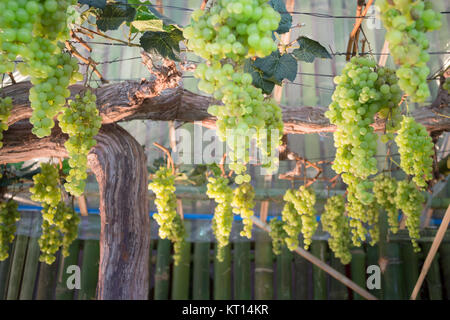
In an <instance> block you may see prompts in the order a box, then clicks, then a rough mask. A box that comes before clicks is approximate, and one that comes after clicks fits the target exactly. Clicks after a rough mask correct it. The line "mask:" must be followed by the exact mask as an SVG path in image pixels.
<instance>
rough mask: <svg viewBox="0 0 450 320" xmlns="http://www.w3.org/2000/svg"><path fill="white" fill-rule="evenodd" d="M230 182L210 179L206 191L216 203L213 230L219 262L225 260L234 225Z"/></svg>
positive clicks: (222, 178) (223, 179)
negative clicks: (225, 249) (225, 250)
mask: <svg viewBox="0 0 450 320" xmlns="http://www.w3.org/2000/svg"><path fill="white" fill-rule="evenodd" d="M229 182H230V181H229V180H228V179H227V178H225V177H220V176H219V177H209V178H208V184H207V191H206V195H207V196H208V197H209V198H210V199H214V201H215V203H216V207H215V208H214V217H213V220H212V229H213V232H214V236H215V237H216V240H217V245H218V250H217V259H218V260H219V261H223V259H224V248H225V247H226V246H227V245H228V243H229V241H230V233H231V228H232V225H233V207H232V202H233V189H231V187H230V186H229Z"/></svg>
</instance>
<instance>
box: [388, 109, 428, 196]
mask: <svg viewBox="0 0 450 320" xmlns="http://www.w3.org/2000/svg"><path fill="white" fill-rule="evenodd" d="M395 142H396V144H397V146H398V153H399V154H400V167H401V168H402V170H403V171H404V172H405V173H406V174H409V175H412V176H413V181H414V182H415V183H416V185H417V186H418V187H420V188H422V189H423V188H425V187H426V186H427V181H429V180H431V179H432V178H433V176H432V171H433V155H434V144H433V141H432V139H431V137H430V135H429V134H428V132H427V129H426V128H425V127H424V126H423V125H421V124H420V123H417V122H416V121H415V120H414V118H412V117H406V116H403V120H402V123H401V128H400V130H399V131H398V135H397V137H396V138H395Z"/></svg>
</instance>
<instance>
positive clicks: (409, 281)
mask: <svg viewBox="0 0 450 320" xmlns="http://www.w3.org/2000/svg"><path fill="white" fill-rule="evenodd" d="M401 251H402V258H403V274H404V276H405V293H406V296H407V297H410V296H411V293H412V291H413V289H414V284H415V283H416V280H417V277H419V256H418V254H417V253H416V252H414V248H413V246H412V244H411V242H410V241H407V242H406V241H405V242H404V243H402V244H401Z"/></svg>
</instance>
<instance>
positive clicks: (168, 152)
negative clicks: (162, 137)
mask: <svg viewBox="0 0 450 320" xmlns="http://www.w3.org/2000/svg"><path fill="white" fill-rule="evenodd" d="M153 145H154V146H155V147H157V148H159V149H160V150H161V151H162V152H164V153H165V154H166V156H167V168H171V169H172V174H175V165H174V164H173V159H172V156H171V154H170V151H169V150H168V149H167V148H166V147H164V146H162V145H160V144H159V143H158V142H153Z"/></svg>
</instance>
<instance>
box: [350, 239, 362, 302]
mask: <svg viewBox="0 0 450 320" xmlns="http://www.w3.org/2000/svg"><path fill="white" fill-rule="evenodd" d="M351 252H352V261H351V262H350V266H351V270H352V280H353V281H354V282H355V283H356V284H358V285H359V286H361V287H365V286H366V253H365V252H364V249H363V248H357V247H354V248H353V249H352V251H351ZM353 300H363V297H362V296H361V295H359V294H357V293H354V294H353Z"/></svg>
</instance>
